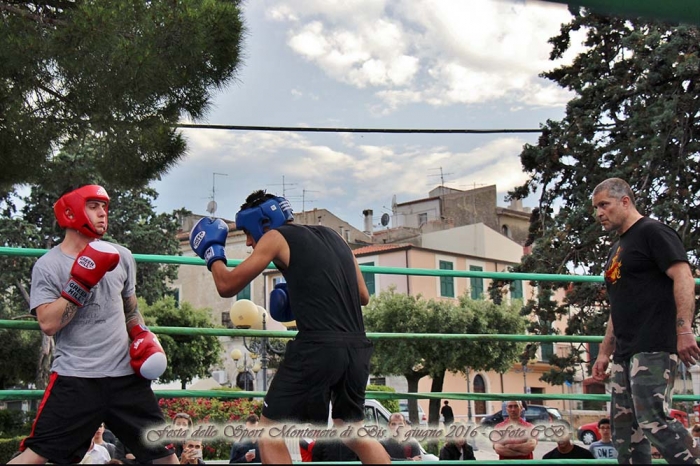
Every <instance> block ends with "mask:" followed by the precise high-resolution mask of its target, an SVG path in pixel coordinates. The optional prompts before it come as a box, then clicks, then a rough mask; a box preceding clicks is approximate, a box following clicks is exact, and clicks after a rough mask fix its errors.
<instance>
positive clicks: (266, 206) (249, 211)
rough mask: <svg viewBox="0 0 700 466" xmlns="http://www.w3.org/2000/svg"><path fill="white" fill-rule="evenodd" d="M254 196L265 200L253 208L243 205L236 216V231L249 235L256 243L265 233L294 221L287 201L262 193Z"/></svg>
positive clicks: (247, 204)
mask: <svg viewBox="0 0 700 466" xmlns="http://www.w3.org/2000/svg"><path fill="white" fill-rule="evenodd" d="M255 194H256V195H257V196H258V197H263V198H267V200H265V201H264V202H263V203H262V204H259V205H255V206H250V204H251V203H249V202H247V203H246V204H243V205H242V206H241V210H240V211H239V212H238V213H237V214H236V229H238V230H243V231H245V232H246V233H249V234H250V235H251V236H252V237H253V240H255V242H256V243H257V242H258V241H260V238H261V237H262V235H263V234H265V232H266V231H268V230H274V229H275V228H278V227H281V226H282V225H284V224H285V223H287V222H290V221H292V220H294V214H293V213H292V205H291V204H290V203H289V201H288V200H287V199H285V198H283V197H278V196H273V195H272V194H265V193H264V192H262V191H259V192H257V193H255ZM253 202H255V200H254V201H253Z"/></svg>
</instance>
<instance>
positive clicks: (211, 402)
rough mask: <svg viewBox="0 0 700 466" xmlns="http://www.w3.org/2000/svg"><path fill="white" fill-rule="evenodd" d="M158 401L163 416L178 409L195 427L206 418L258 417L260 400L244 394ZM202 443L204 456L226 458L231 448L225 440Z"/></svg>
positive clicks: (232, 420) (222, 421)
mask: <svg viewBox="0 0 700 466" xmlns="http://www.w3.org/2000/svg"><path fill="white" fill-rule="evenodd" d="M158 404H159V405H160V409H161V410H162V411H163V416H165V418H166V419H172V418H173V417H174V416H175V414H177V413H187V414H189V415H190V417H191V418H192V419H193V421H194V423H195V428H196V425H197V424H198V423H202V424H204V423H208V422H212V423H219V424H226V423H235V424H238V423H240V424H243V423H244V422H245V418H246V417H248V416H249V415H251V414H257V415H258V417H259V416H260V415H261V413H262V402H261V401H258V400H253V401H251V400H247V399H243V398H237V399H234V400H229V399H219V398H161V399H160V400H159V401H158ZM203 447H204V448H203V450H204V459H205V460H215V459H228V458H229V454H230V452H231V442H230V441H225V440H216V441H207V442H205V443H204V444H203Z"/></svg>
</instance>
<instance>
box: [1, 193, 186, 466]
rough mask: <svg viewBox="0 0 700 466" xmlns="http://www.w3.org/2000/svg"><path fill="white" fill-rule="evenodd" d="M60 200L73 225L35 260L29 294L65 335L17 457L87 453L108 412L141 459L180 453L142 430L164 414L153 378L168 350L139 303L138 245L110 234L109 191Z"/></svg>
mask: <svg viewBox="0 0 700 466" xmlns="http://www.w3.org/2000/svg"><path fill="white" fill-rule="evenodd" d="M53 210H54V215H55V217H56V221H57V222H58V225H59V226H60V227H61V228H63V229H65V235H64V237H63V240H62V241H61V242H60V243H59V244H58V245H56V246H54V247H53V248H52V249H51V250H49V251H48V252H47V253H46V254H44V255H43V256H41V257H40V258H39V259H38V260H37V261H36V263H35V264H34V267H33V269H32V283H31V294H30V299H29V301H30V309H31V312H32V314H34V315H35V316H36V318H37V321H38V323H39V328H40V329H41V331H42V332H44V334H46V335H48V336H53V337H54V341H55V342H56V346H55V350H54V358H53V362H52V365H51V377H50V379H49V383H48V386H47V388H46V391H45V392H44V398H43V399H42V401H41V403H40V404H39V410H38V412H37V415H36V418H35V420H34V423H33V427H32V431H31V434H30V435H29V436H28V437H26V438H25V439H24V440H23V441H22V442H21V444H20V450H21V451H22V454H20V455H19V456H17V457H15V458H13V459H12V460H11V462H13V463H14V462H16V463H24V464H27V463H33V464H41V463H46V462H47V461H49V462H52V463H63V464H65V463H71V462H73V463H74V462H76V461H79V460H80V458H81V457H83V455H84V454H85V452H87V451H88V450H89V449H91V444H92V443H93V442H92V438H93V436H94V435H95V431H96V430H97V429H98V427H99V426H100V424H101V423H102V422H106V423H107V424H108V425H109V426H110V427H111V428H112V429H113V431H114V433H115V435H116V436H117V437H118V438H119V439H121V441H122V442H124V444H126V445H127V446H128V447H129V448H130V449H131V450H132V451H133V452H135V453H136V457H137V458H138V459H139V461H143V462H147V461H154V462H158V463H177V457H176V456H175V454H174V453H173V452H172V451H171V450H169V449H168V448H166V447H165V446H163V445H158V444H151V443H149V442H146V441H145V440H144V436H143V435H142V433H143V430H144V429H147V428H149V427H150V426H152V425H162V424H163V422H164V420H163V414H162V412H161V410H160V407H159V406H158V401H157V400H156V397H155V395H154V393H153V390H152V389H151V380H155V379H157V378H158V377H160V375H161V374H162V373H163V372H164V371H165V369H166V367H167V358H166V356H165V353H164V352H163V348H162V347H161V345H160V343H159V342H158V339H157V338H156V336H155V335H154V334H153V333H151V332H150V331H149V330H148V328H146V326H145V325H144V320H143V317H142V316H141V313H140V312H139V309H138V300H137V299H136V262H135V261H134V257H133V255H132V254H131V251H129V250H128V249H126V248H125V247H123V246H120V245H118V244H115V243H109V242H107V241H102V237H103V235H104V234H105V233H106V232H107V226H108V211H109V196H108V195H107V191H106V190H105V189H104V188H103V187H102V186H98V185H86V186H82V187H79V188H77V189H70V190H68V191H66V192H65V194H63V195H62V196H61V197H60V198H59V199H58V200H57V201H56V203H55V204H54V206H53ZM76 394H78V395H76ZM100 448H102V447H100ZM98 450H99V449H98ZM108 459H109V458H108Z"/></svg>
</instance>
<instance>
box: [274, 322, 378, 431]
mask: <svg viewBox="0 0 700 466" xmlns="http://www.w3.org/2000/svg"><path fill="white" fill-rule="evenodd" d="M373 349H374V347H373V345H372V342H370V341H369V340H368V339H367V337H366V336H365V335H364V334H363V333H362V334H347V333H334V332H333V333H330V332H328V333H327V332H307V333H306V334H304V335H300V336H299V335H298V336H297V338H296V339H295V340H292V341H290V342H289V343H287V350H286V351H285V355H284V361H283V362H282V365H281V366H280V368H279V369H278V370H277V374H275V377H274V378H273V379H272V383H271V384H270V389H269V391H268V392H267V396H265V402H264V404H263V411H262V414H263V416H265V417H266V418H268V419H271V420H274V421H295V422H309V423H313V424H321V425H326V423H327V422H328V406H329V403H330V402H331V401H332V402H333V416H332V417H333V419H341V420H343V421H345V422H357V421H361V420H363V419H364V418H365V417H364V404H365V387H366V386H367V380H368V378H369V359H370V356H372V351H373Z"/></svg>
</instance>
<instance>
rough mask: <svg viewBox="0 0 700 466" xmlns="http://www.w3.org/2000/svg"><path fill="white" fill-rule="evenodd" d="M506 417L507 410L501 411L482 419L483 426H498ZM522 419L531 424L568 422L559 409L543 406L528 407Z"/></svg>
mask: <svg viewBox="0 0 700 466" xmlns="http://www.w3.org/2000/svg"><path fill="white" fill-rule="evenodd" d="M506 417H508V416H507V415H506V413H505V410H504V409H501V411H498V412H496V413H493V414H490V415H488V416H484V417H483V418H481V425H482V426H489V427H491V426H495V425H496V424H498V423H500V422H503V420H504V419H506ZM521 417H524V418H525V420H526V421H527V422H529V423H530V424H542V423H547V422H554V421H562V422H566V421H565V420H564V416H562V414H561V412H560V411H559V410H558V409H557V408H552V407H551V406H543V405H531V404H529V405H527V409H525V410H524V411H523V413H522V414H521Z"/></svg>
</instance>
